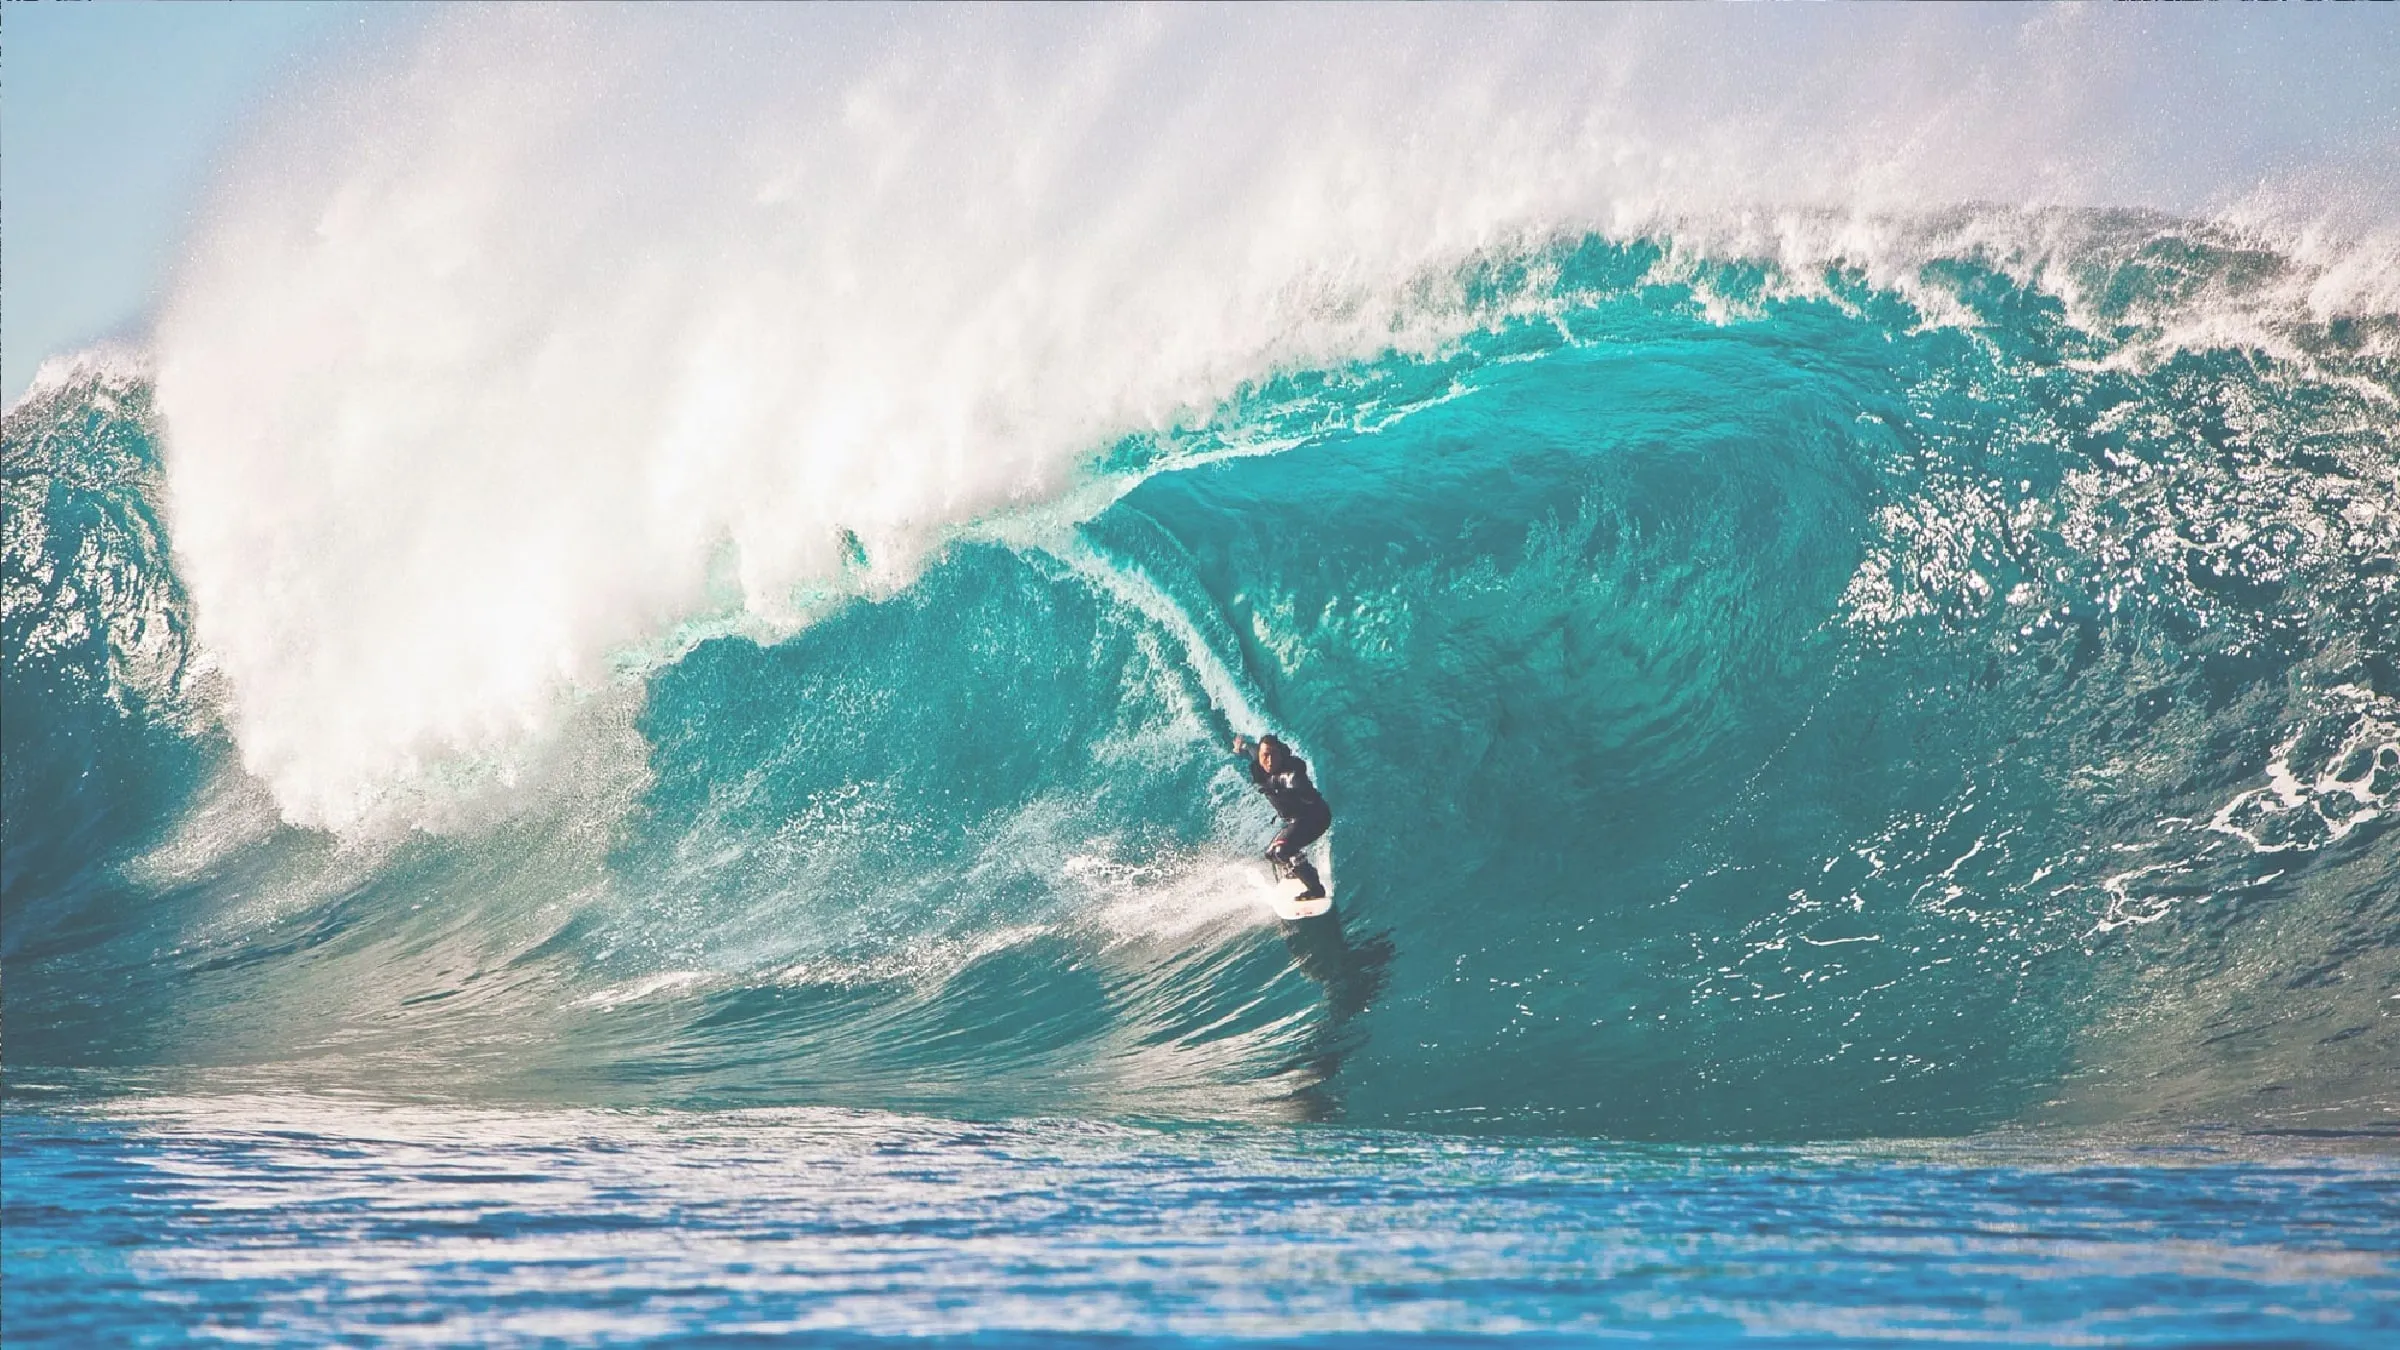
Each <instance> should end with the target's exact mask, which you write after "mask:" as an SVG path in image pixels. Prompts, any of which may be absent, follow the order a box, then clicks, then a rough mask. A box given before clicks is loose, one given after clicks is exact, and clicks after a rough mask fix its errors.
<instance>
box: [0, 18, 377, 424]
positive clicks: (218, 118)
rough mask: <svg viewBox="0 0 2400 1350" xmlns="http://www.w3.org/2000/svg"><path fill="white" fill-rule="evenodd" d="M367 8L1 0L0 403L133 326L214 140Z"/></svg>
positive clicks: (203, 177)
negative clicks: (60, 361) (73, 354)
mask: <svg viewBox="0 0 2400 1350" xmlns="http://www.w3.org/2000/svg"><path fill="white" fill-rule="evenodd" d="M371 9H372V7H371V6H364V5H351V4H346V3H340V2H338V0H289V2H287V3H218V4H198V3H187V4H144V3H134V2H132V0H114V2H107V0H102V2H95V0H6V3H5V4H0V113H4V114H5V115H0V268H5V274H4V276H0V283H4V285H5V297H6V302H5V304H4V305H0V365H4V366H5V370H4V371H0V387H4V392H0V398H7V399H12V400H13V399H15V398H16V397H17V395H18V394H20V393H22V392H24V389H25V385H26V383H27V381H29V380H31V379H32V378H33V372H34V368H35V367H36V366H38V365H40V364H41V361H42V358H43V357H45V356H50V355H55V354H57V353H60V352H65V351H72V350H75V349H76V348H79V347H82V346H85V345H88V344H89V343H91V342H93V341H95V340H98V339H102V338H107V337H112V336H117V335H119V334H124V335H127V336H136V337H138V336H139V331H138V330H139V326H140V325H141V323H142V322H143V320H144V318H145V316H146V313H147V311H148V309H149V307H150V305H151V303H152V302H153V301H154V300H155V299H156V296H157V292H158V289H159V287H160V285H161V283H162V282H163V281H164V279H165V274H166V272H167V269H168V267H169V265H170V263H171V262H172V257H173V251H174V249H175V247H176V244H177V242H178V241H179V240H180V238H181V237H182V235H183V233H184V229H185V226H186V224H187V222H188V220H189V218H190V213H191V210H192V208H193V207H194V206H195V205H196V204H197V202H198V200H199V195H200V192H201V190H202V189H203V188H204V187H205V186H206V182H207V172H208V166H209V164H210V163H211V162H212V160H213V159H214V157H215V156H216V153H217V151H218V149H219V147H220V146H221V145H222V144H223V142H224V141H225V140H226V139H227V137H228V136H229V135H231V134H232V133H233V132H234V131H235V130H236V129H237V128H238V127H239V126H240V124H241V121H242V118H243V115H244V113H245V112H246V111H247V110H248V109H249V108H250V106H251V105H252V104H254V103H255V102H256V101H257V100H258V99H259V98H261V97H263V96H264V95H265V94H266V93H267V92H269V91H271V90H272V89H273V88H274V87H276V85H277V84H278V83H279V82H280V81H281V80H283V79H288V78H289V77H290V75H291V74H292V73H293V72H294V71H296V70H298V69H299V68H300V67H301V65H302V63H303V62H305V61H306V60H308V59H309V58H310V57H311V56H312V55H313V54H316V53H320V52H323V51H325V50H327V49H329V48H331V47H333V46H336V45H338V44H340V43H341V42H342V40H343V39H344V38H345V37H346V36H347V35H348V34H350V33H353V32H355V31H357V30H358V29H360V28H362V27H363V26H365V25H366V24H367V23H368V22H369V16H370V13H371Z"/></svg>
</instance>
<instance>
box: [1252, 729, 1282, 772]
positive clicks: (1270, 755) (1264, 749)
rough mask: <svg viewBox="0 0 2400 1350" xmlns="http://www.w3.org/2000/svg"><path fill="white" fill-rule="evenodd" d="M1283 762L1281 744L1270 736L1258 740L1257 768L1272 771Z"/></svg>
mask: <svg viewBox="0 0 2400 1350" xmlns="http://www.w3.org/2000/svg"><path fill="white" fill-rule="evenodd" d="M1282 762H1283V742H1282V741H1279V740H1277V739H1275V738H1274V737H1272V736H1261V737H1259V738H1258V767H1260V768H1262V769H1267V770H1273V769H1274V767H1275V766H1276V765H1277V764H1280V763H1282Z"/></svg>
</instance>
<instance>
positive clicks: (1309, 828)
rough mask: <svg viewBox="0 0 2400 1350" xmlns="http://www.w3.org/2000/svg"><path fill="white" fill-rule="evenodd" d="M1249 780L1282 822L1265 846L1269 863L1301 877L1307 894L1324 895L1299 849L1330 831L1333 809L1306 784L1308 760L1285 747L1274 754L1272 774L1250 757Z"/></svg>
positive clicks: (1315, 875) (1314, 872)
mask: <svg viewBox="0 0 2400 1350" xmlns="http://www.w3.org/2000/svg"><path fill="white" fill-rule="evenodd" d="M1250 781H1251V782H1253V783H1256V784H1257V785H1258V790H1259V791H1260V792H1262V793H1265V794H1266V798H1267V801H1268V802H1269V803H1270V804H1272V805H1273V806H1274V808H1275V814H1276V815H1279V816H1281V817H1283V819H1284V826H1283V831H1282V833H1280V834H1278V835H1276V836H1275V842H1274V843H1272V844H1269V845H1267V859H1268V861H1270V862H1272V863H1274V864H1275V865H1276V866H1278V867H1281V868H1283V869H1284V870H1286V871H1288V872H1290V873H1291V874H1292V875H1293V876H1296V877H1298V878H1300V882H1301V884H1302V885H1303V886H1305V887H1307V892H1306V893H1307V894H1309V895H1323V894H1324V893H1325V884H1324V883H1323V882H1322V881H1319V880H1318V879H1317V869H1316V868H1315V867H1314V866H1311V865H1310V863H1309V861H1308V855H1307V854H1305V853H1302V852H1301V851H1300V850H1302V849H1304V848H1307V847H1308V846H1309V845H1310V844H1313V843H1315V842H1317V840H1318V839H1319V838H1320V837H1321V836H1323V835H1324V833H1325V831H1327V830H1329V829H1332V828H1333V808H1332V807H1330V806H1328V805H1326V804H1325V798H1324V796H1323V795H1322V794H1321V793H1319V792H1318V791H1317V785H1316V784H1314V783H1311V782H1309V781H1308V761H1307V760H1304V759H1302V758H1300V757H1299V756H1298V755H1295V754H1293V753H1292V752H1291V750H1290V748H1288V747H1286V748H1284V749H1282V750H1279V751H1278V752H1276V755H1275V772H1273V773H1268V772H1267V771H1266V770H1265V769H1262V768H1260V767H1259V764H1258V761H1257V759H1255V758H1253V759H1252V760H1251V761H1250Z"/></svg>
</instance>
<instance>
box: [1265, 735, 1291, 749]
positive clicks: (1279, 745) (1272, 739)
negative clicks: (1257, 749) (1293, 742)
mask: <svg viewBox="0 0 2400 1350" xmlns="http://www.w3.org/2000/svg"><path fill="white" fill-rule="evenodd" d="M1258 743H1259V744H1260V745H1271V746H1274V747H1275V748H1276V749H1277V750H1279V751H1280V750H1289V749H1291V748H1292V747H1290V746H1288V745H1285V744H1284V743H1283V738H1282V737H1280V736H1261V737H1259V738H1258Z"/></svg>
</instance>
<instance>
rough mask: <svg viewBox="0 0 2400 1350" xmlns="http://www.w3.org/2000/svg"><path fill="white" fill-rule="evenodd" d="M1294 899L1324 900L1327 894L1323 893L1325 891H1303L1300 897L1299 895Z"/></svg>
mask: <svg viewBox="0 0 2400 1350" xmlns="http://www.w3.org/2000/svg"><path fill="white" fill-rule="evenodd" d="M1293 898H1294V899H1298V900H1322V899H1324V898H1325V892H1323V891H1302V892H1300V894H1299V895H1297V896H1295V897H1293Z"/></svg>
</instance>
